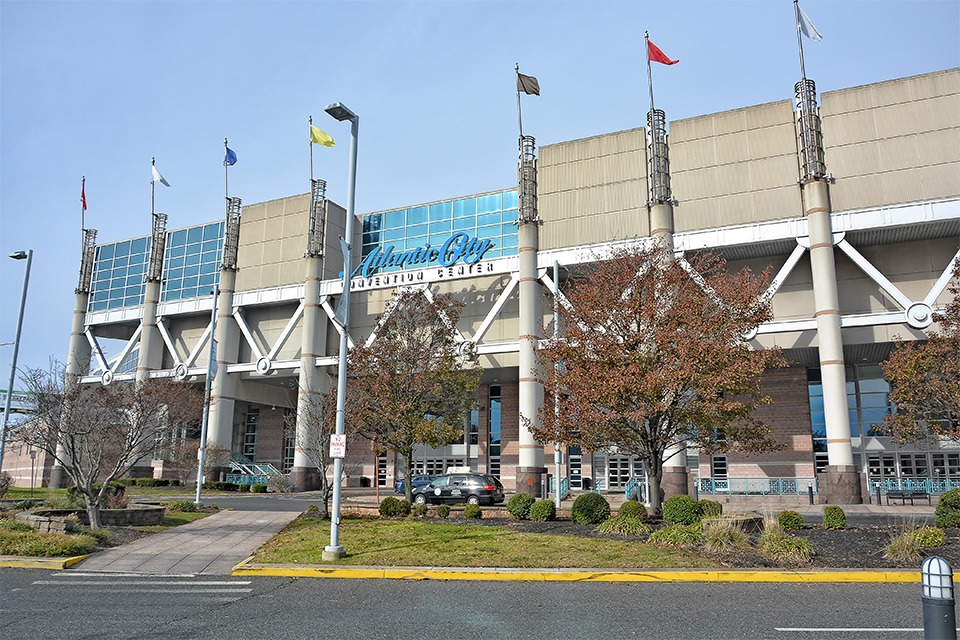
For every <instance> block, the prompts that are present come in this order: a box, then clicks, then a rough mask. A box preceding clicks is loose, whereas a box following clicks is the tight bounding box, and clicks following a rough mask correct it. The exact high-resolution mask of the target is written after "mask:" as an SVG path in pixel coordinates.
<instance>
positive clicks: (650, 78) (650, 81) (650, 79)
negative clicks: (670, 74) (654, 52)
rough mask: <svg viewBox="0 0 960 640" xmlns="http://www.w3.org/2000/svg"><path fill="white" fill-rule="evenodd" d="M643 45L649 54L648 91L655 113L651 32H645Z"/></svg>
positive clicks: (651, 108)
mask: <svg viewBox="0 0 960 640" xmlns="http://www.w3.org/2000/svg"><path fill="white" fill-rule="evenodd" d="M643 43H644V45H645V47H644V48H645V49H646V53H647V89H649V91H650V111H651V112H652V111H653V73H652V72H651V70H650V32H649V31H644V32H643Z"/></svg>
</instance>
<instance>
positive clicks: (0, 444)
mask: <svg viewBox="0 0 960 640" xmlns="http://www.w3.org/2000/svg"><path fill="white" fill-rule="evenodd" d="M10 257H11V258H13V259H14V260H23V259H24V258H26V259H27V270H26V271H25V272H24V274H23V293H21V294H20V316H19V317H18V318H17V337H16V338H14V340H13V360H12V361H11V362H10V383H9V384H7V398H6V400H5V401H4V403H3V426H2V427H0V470H2V469H3V453H4V449H5V448H6V444H7V422H8V421H9V419H10V402H11V401H12V400H13V383H14V382H15V380H16V377H17V355H18V354H19V353H20V332H21V331H22V330H23V309H24V307H26V306H27V285H28V284H30V265H31V263H32V262H33V249H27V250H26V251H17V252H15V253H11V254H10Z"/></svg>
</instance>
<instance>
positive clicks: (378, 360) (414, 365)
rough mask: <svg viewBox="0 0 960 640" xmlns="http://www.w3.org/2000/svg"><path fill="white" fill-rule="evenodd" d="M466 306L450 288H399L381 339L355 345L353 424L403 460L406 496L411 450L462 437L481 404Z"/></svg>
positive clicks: (379, 331) (352, 353)
mask: <svg viewBox="0 0 960 640" xmlns="http://www.w3.org/2000/svg"><path fill="white" fill-rule="evenodd" d="M462 309H463V304H462V303H460V302H457V301H455V300H454V299H453V297H452V296H450V295H449V294H438V295H435V296H434V297H433V300H432V301H430V300H428V299H427V298H426V296H424V294H423V292H421V291H418V290H412V289H411V290H401V291H399V292H397V293H396V294H395V296H394V300H393V301H392V304H391V305H390V307H389V308H388V312H385V313H384V314H383V316H382V317H381V318H380V320H379V322H378V329H377V335H376V339H375V340H374V341H373V343H372V344H371V345H370V346H369V347H367V346H364V345H362V344H358V345H357V346H355V347H354V348H353V349H352V350H351V351H350V369H349V370H350V373H351V375H352V378H351V379H350V381H349V382H348V393H347V397H348V398H350V402H349V404H348V406H347V415H348V416H349V417H350V421H349V424H350V426H351V429H354V430H356V432H357V433H359V434H360V435H362V436H363V437H364V438H366V439H367V440H373V441H375V442H376V444H377V447H380V448H381V449H382V450H388V451H394V452H396V453H397V454H399V455H400V456H402V457H403V460H404V474H405V477H406V478H408V481H407V482H406V483H405V484H404V488H405V495H406V498H407V500H410V499H411V498H412V494H411V491H412V487H411V485H410V482H409V478H410V475H411V470H412V467H413V449H414V447H415V446H416V445H418V444H426V445H429V446H432V447H439V446H443V445H446V444H448V443H450V442H453V441H455V440H456V439H458V438H459V437H461V435H462V433H463V432H462V428H461V425H462V424H463V416H464V415H465V414H466V412H468V411H469V410H470V409H472V408H473V406H474V405H475V404H476V394H477V389H478V387H479V386H480V376H481V374H482V373H483V370H482V369H481V368H480V366H479V364H478V362H477V357H476V354H475V353H473V352H472V351H471V350H468V349H467V350H461V349H458V344H457V341H456V338H455V335H456V334H455V327H456V323H457V321H458V320H459V318H460V312H461V311H462Z"/></svg>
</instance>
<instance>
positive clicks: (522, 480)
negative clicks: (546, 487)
mask: <svg viewBox="0 0 960 640" xmlns="http://www.w3.org/2000/svg"><path fill="white" fill-rule="evenodd" d="M546 473H547V468H546V467H517V493H529V494H530V495H532V496H533V497H534V498H542V497H543V496H542V495H541V491H540V483H541V482H543V478H544V476H545V475H546Z"/></svg>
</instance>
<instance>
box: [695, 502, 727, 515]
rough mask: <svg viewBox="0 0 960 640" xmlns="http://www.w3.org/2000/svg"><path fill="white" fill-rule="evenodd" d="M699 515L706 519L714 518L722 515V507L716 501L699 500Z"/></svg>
mask: <svg viewBox="0 0 960 640" xmlns="http://www.w3.org/2000/svg"><path fill="white" fill-rule="evenodd" d="M700 513H701V514H703V515H704V517H707V518H716V517H717V516H722V515H723V505H722V504H720V503H719V502H717V501H716V500H707V499H706V498H703V499H702V500H700Z"/></svg>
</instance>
